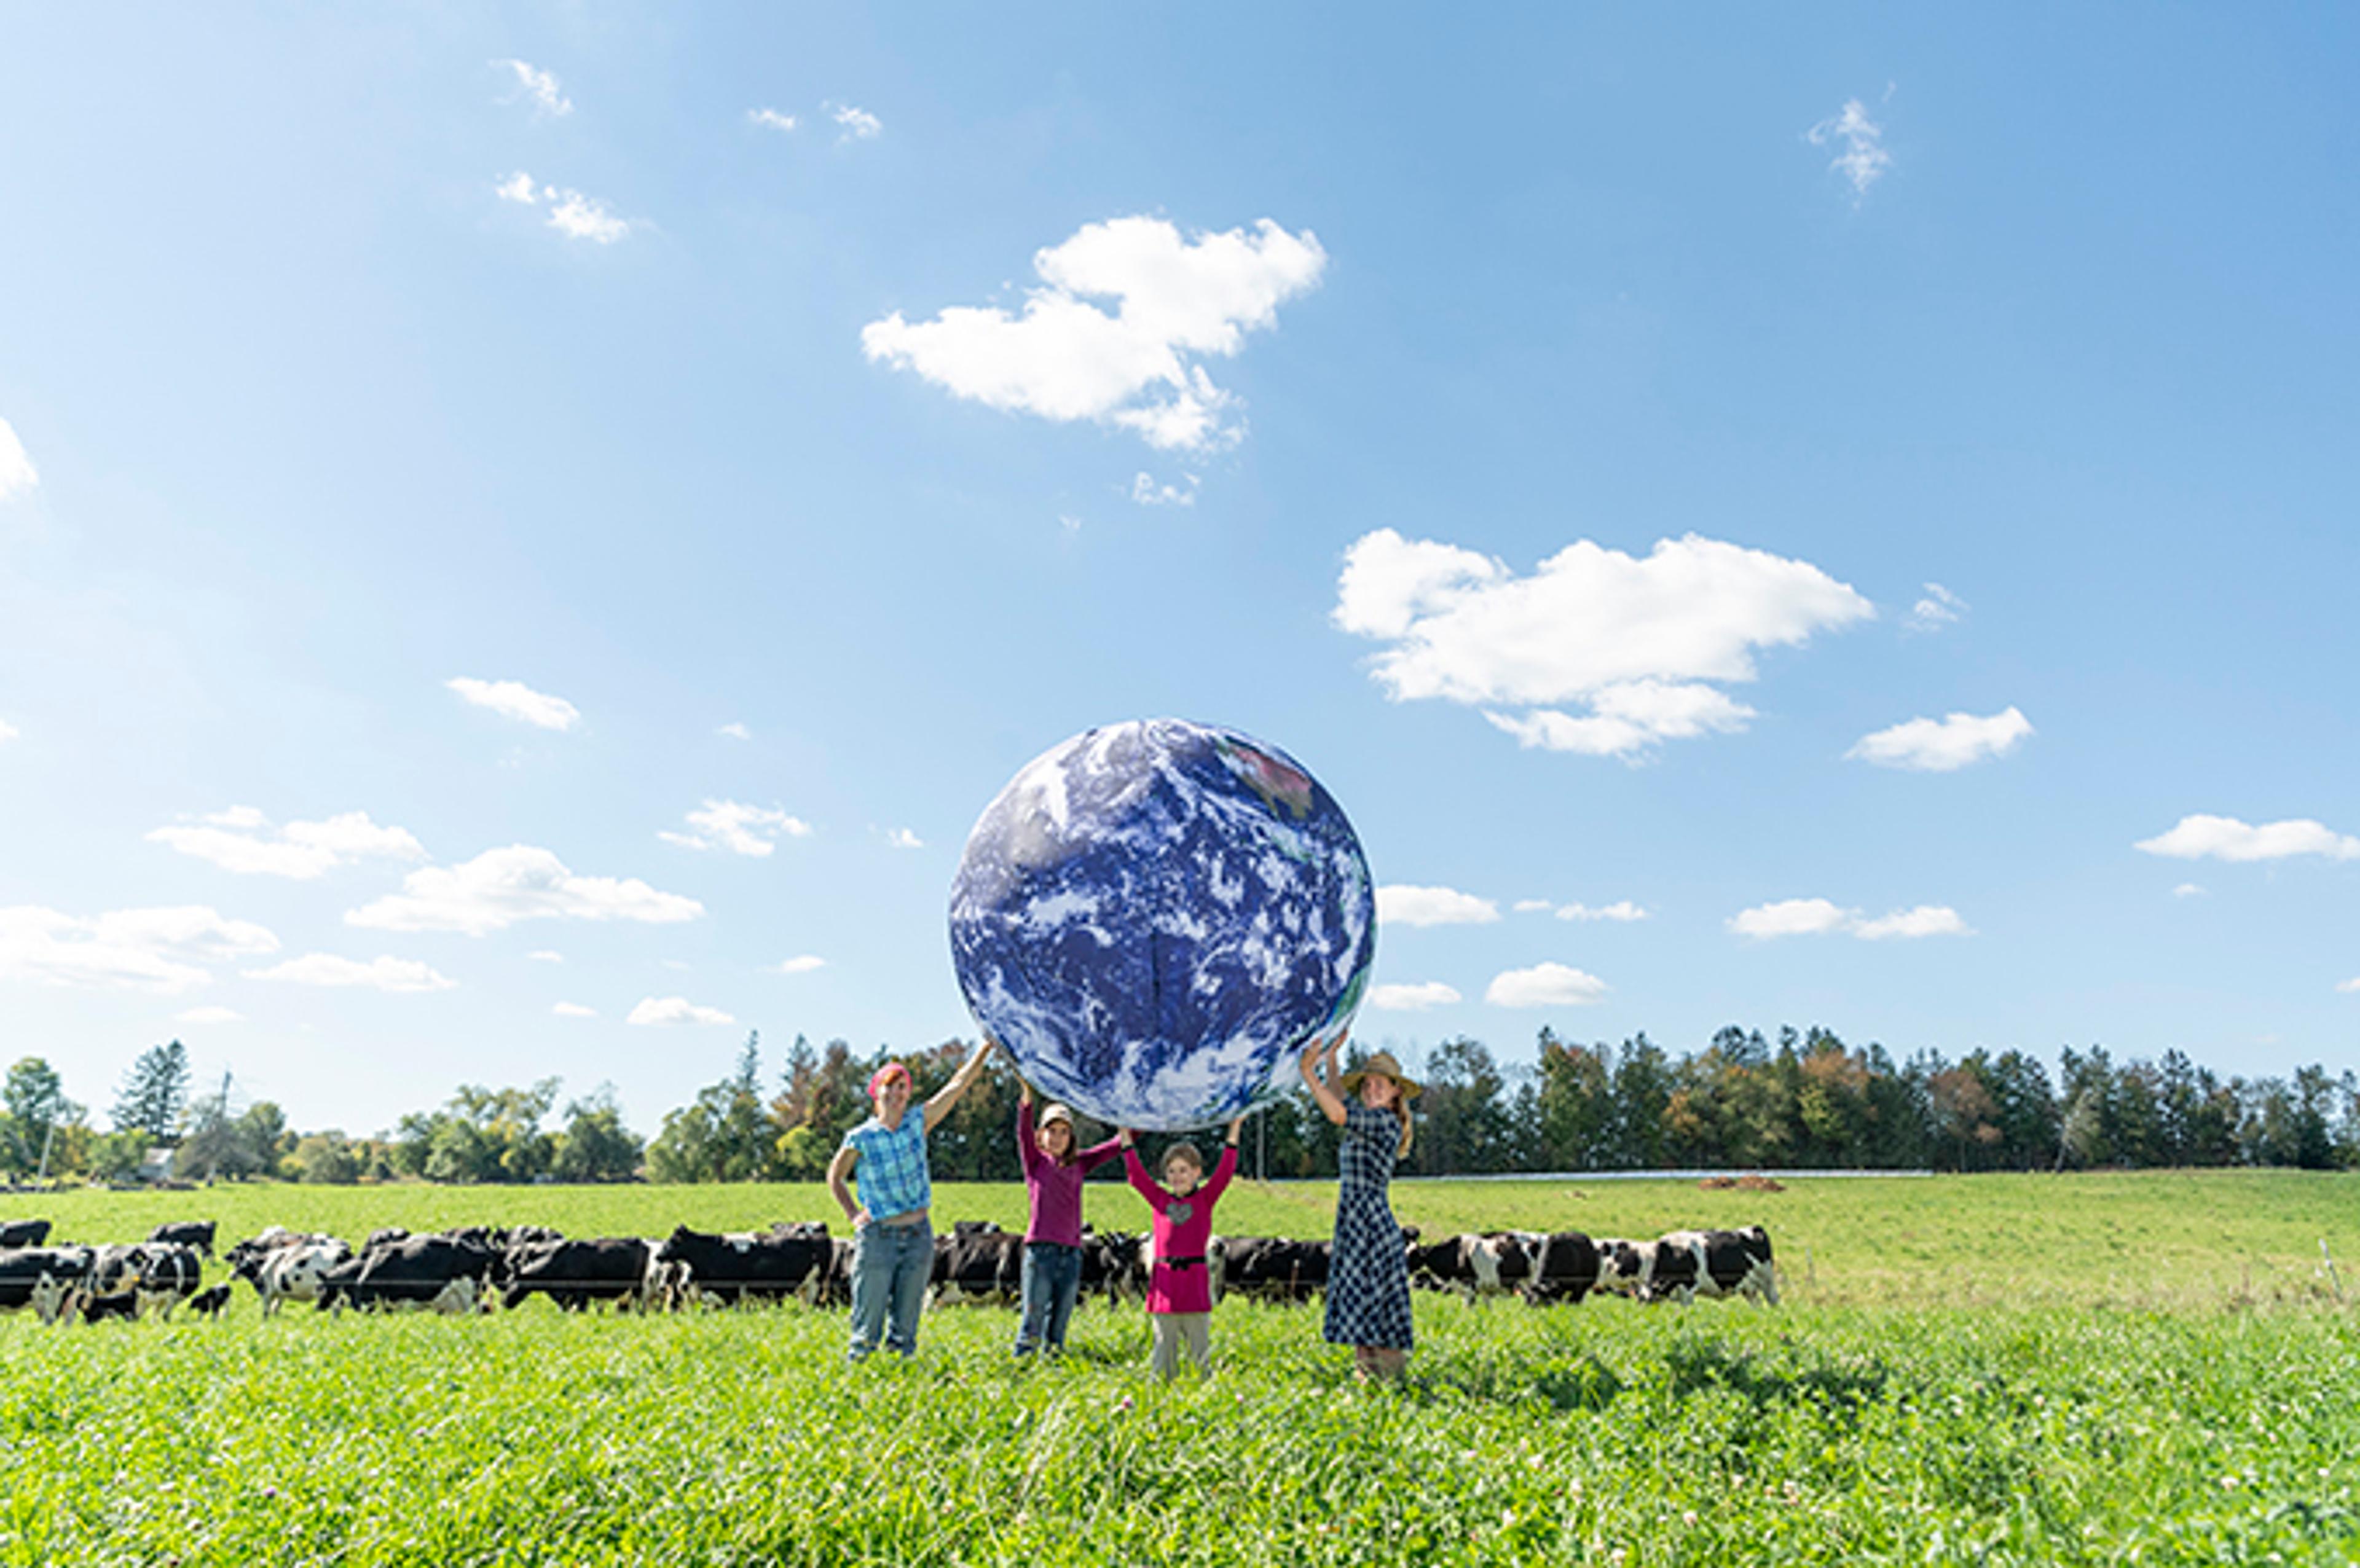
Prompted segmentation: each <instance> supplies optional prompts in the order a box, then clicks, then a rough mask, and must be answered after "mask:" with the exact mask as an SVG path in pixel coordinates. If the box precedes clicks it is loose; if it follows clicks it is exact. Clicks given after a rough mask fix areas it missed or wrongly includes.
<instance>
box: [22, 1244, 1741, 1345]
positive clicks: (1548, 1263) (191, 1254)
mask: <svg viewBox="0 0 2360 1568" xmlns="http://www.w3.org/2000/svg"><path fill="white" fill-rule="evenodd" d="M49 1230H50V1226H49V1222H48V1221H47V1220H24V1221H13V1222H9V1223H7V1224H5V1225H0V1312H10V1311H25V1310H27V1309H29V1310H30V1311H31V1312H33V1313H34V1315H35V1316H37V1317H38V1318H39V1319H40V1320H41V1321H42V1322H43V1323H58V1322H61V1321H74V1320H79V1321H82V1322H84V1323H100V1322H104V1321H105V1320H107V1319H110V1318H137V1317H142V1316H150V1315H152V1316H155V1317H158V1318H169V1317H170V1316H171V1315H172V1313H173V1312H174V1311H175V1310H176V1309H178V1308H180V1307H181V1306H183V1305H185V1306H187V1307H188V1308H189V1309H190V1310H191V1311H192V1312H198V1313H202V1314H204V1315H206V1316H213V1315H216V1314H218V1313H219V1312H221V1311H222V1310H223V1309H224V1307H226V1306H227V1305H228V1304H229V1301H230V1297H231V1286H232V1283H233V1282H234V1281H238V1280H242V1281H244V1282H245V1283H246V1285H248V1286H249V1287H251V1288H252V1290H253V1291H254V1293H255V1296H256V1298H257V1301H259V1302H260V1307H261V1315H262V1316H264V1317H266V1318H268V1317H271V1316H273V1315H275V1314H276V1313H277V1312H279V1309H280V1308H281V1307H283V1306H285V1305H286V1304H287V1303H288V1302H290V1301H294V1302H300V1303H303V1304H307V1305H310V1306H312V1307H315V1308H318V1309H320V1310H322V1311H337V1310H342V1309H344V1308H346V1307H354V1308H375V1309H379V1310H397V1309H410V1310H425V1311H432V1312H445V1313H467V1312H479V1311H488V1310H489V1309H490V1307H491V1306H492V1305H493V1304H494V1303H495V1302H497V1304H498V1305H499V1306H501V1307H503V1308H514V1307H518V1306H520V1305H522V1304H523V1303H524V1302H525V1301H527V1300H529V1299H530V1298H531V1297H533V1296H535V1295H543V1296H547V1297H548V1298H549V1299H550V1300H551V1301H554V1302H555V1303H556V1304H557V1305H558V1307H559V1308H560V1309H562V1310H564V1311H568V1312H578V1311H581V1310H583V1309H585V1308H587V1307H590V1306H594V1305H597V1304H600V1303H611V1304H612V1305H614V1306H615V1307H616V1308H617V1309H618V1310H623V1311H641V1312H652V1311H661V1310H675V1309H678V1308H681V1307H684V1306H690V1305H706V1306H731V1305H735V1304H737V1302H740V1301H786V1300H797V1301H803V1302H805V1303H807V1304H810V1305H813V1306H839V1305H843V1304H845V1303H847V1302H848V1301H850V1300H851V1268H852V1243H851V1242H850V1241H849V1240H847V1239H845V1238H843V1237H841V1236H830V1235H829V1234H828V1228H827V1226H826V1225H824V1224H819V1223H816V1222H808V1221H798V1222H789V1223H785V1224H781V1225H773V1226H772V1227H771V1228H770V1229H769V1230H767V1231H759V1232H752V1233H737V1234H733V1235H716V1234H712V1233H709V1232H705V1231H695V1230H691V1229H689V1228H688V1227H687V1226H685V1225H682V1226H679V1227H677V1228H676V1229H674V1230H673V1231H672V1235H671V1236H666V1237H663V1238H661V1239H656V1238H652V1237H639V1236H600V1237H595V1238H592V1239H587V1240H585V1239H578V1238H569V1237H566V1236H562V1235H560V1234H559V1233H558V1232H556V1231H553V1230H550V1229H548V1228H546V1227H544V1226H540V1225H517V1226H502V1227H486V1226H482V1225H469V1226H464V1227H462V1228H459V1229H455V1230H447V1231H438V1232H433V1233H432V1234H426V1235H417V1236H413V1235H411V1234H410V1232H408V1231H406V1230H400V1229H388V1230H379V1231H377V1232H375V1233H373V1234H372V1235H370V1236H369V1237H368V1238H367V1240H366V1241H364V1242H363V1243H362V1244H361V1245H360V1247H357V1248H355V1247H352V1246H351V1245H349V1244H348V1243H346V1242H344V1241H343V1240H341V1239H340V1238H338V1237H335V1236H319V1235H311V1234H307V1233H304V1232H300V1231H290V1230H286V1229H283V1228H281V1227H279V1226H278V1225H273V1226H271V1227H270V1228H268V1230H265V1231H264V1232H263V1233H262V1234H261V1235H259V1236H252V1237H250V1238H248V1239H246V1240H244V1241H240V1242H238V1243H236V1244H235V1245H234V1246H232V1247H229V1248H228V1249H227V1250H226V1251H225V1252H224V1253H223V1254H222V1261H223V1262H224V1264H226V1265H227V1266H228V1269H229V1277H228V1278H227V1279H222V1280H221V1281H219V1282H218V1283H216V1284H214V1285H213V1286H211V1287H210V1288H207V1287H206V1286H205V1285H204V1282H203V1277H204V1270H205V1260H206V1259H207V1258H211V1257H212V1256H213V1235H214V1225H213V1222H211V1221H206V1222H203V1223H202V1224H180V1225H158V1227H157V1228H156V1231H155V1233H154V1234H153V1235H151V1236H149V1237H148V1238H147V1240H146V1241H143V1242H136V1243H124V1244H115V1245H110V1246H104V1247H74V1246H55V1247H52V1246H50V1245H49ZM1404 1235H1405V1236H1406V1240H1405V1242H1404V1247H1405V1254H1406V1261H1407V1263H1408V1266H1409V1273H1410V1280H1411V1283H1412V1284H1414V1285H1416V1286H1419V1287H1421V1288H1423V1289H1427V1290H1448V1291H1455V1292H1456V1293H1458V1294H1459V1296H1461V1297H1462V1298H1463V1299H1465V1300H1467V1301H1470V1302H1471V1301H1480V1300H1482V1299H1484V1298H1486V1297H1491V1296H1497V1295H1515V1296H1519V1297H1521V1298H1522V1299H1523V1300H1524V1301H1527V1302H1529V1303H1531V1304H1533V1305H1535V1306H1537V1305H1543V1304H1547V1303H1554V1302H1563V1303H1568V1304H1571V1303H1576V1302H1579V1301H1581V1299H1582V1298H1583V1297H1585V1296H1587V1295H1589V1294H1590V1293H1591V1292H1592V1291H1608V1292H1613V1293H1618V1294H1622V1295H1627V1296H1631V1297H1633V1298H1635V1299H1636V1300H1639V1301H1690V1300H1692V1299H1694V1298H1696V1297H1698V1296H1707V1297H1724V1296H1746V1297H1749V1298H1752V1299H1754V1300H1757V1301H1766V1302H1769V1303H1771V1304H1774V1305H1775V1303H1776V1302H1777V1300H1778V1281H1777V1272H1776V1269H1775V1265H1774V1264H1773V1262H1772V1259H1771V1251H1770V1237H1769V1235H1768V1234H1767V1233H1766V1232H1765V1231H1764V1230H1763V1228H1762V1227H1761V1226H1760V1225H1753V1226H1749V1227H1748V1228H1746V1229H1744V1230H1703V1231H1695V1230H1683V1231H1674V1232H1671V1233H1669V1234H1668V1235H1666V1236H1660V1237H1658V1238H1656V1239H1655V1240H1653V1241H1628V1240H1621V1239H1614V1238H1595V1239H1594V1238H1592V1237H1590V1236H1587V1235H1584V1234H1583V1233H1582V1232H1580V1231H1557V1232H1539V1231H1490V1232H1485V1233H1482V1234H1480V1235H1471V1236H1445V1237H1442V1238H1441V1239H1439V1240H1437V1241H1431V1242H1429V1241H1426V1240H1423V1239H1422V1238H1421V1237H1420V1236H1419V1235H1418V1233H1417V1232H1416V1231H1415V1229H1414V1228H1405V1230H1404ZM1148 1247H1149V1238H1148V1237H1146V1236H1138V1235H1131V1234H1125V1233H1120V1232H1103V1231H1086V1232H1085V1234H1084V1237H1083V1247H1082V1293H1083V1295H1084V1296H1085V1297H1086V1298H1087V1297H1098V1298H1103V1299H1104V1300H1106V1301H1136V1300H1138V1299H1140V1298H1141V1297H1142V1296H1143V1295H1144V1294H1145V1292H1146V1286H1147V1276H1148V1270H1149V1268H1150V1267H1151V1265H1152V1263H1153V1258H1151V1256H1150V1255H1149V1252H1148ZM1206 1261H1207V1269H1208V1271H1209V1273H1210V1274H1211V1277H1212V1282H1213V1291H1214V1295H1215V1297H1216V1299H1218V1298H1219V1297H1221V1296H1223V1295H1236V1296H1239V1297H1241V1298H1246V1299H1251V1300H1258V1301H1281V1302H1299V1301H1309V1300H1311V1299H1312V1298H1313V1297H1315V1296H1317V1295H1318V1294H1319V1293H1320V1292H1321V1291H1322V1290H1325V1289H1326V1288H1327V1263H1328V1244H1327V1242H1325V1241H1301V1240H1294V1239H1291V1238H1288V1237H1284V1236H1215V1237H1214V1238H1213V1241H1212V1245H1211V1247H1210V1248H1209V1249H1208V1251H1207V1258H1206ZM1022 1268H1023V1238H1022V1236H1019V1235H1017V1234H1015V1233H1014V1232H1011V1231H1004V1230H1002V1229H1000V1227H999V1226H998V1225H990V1224H986V1223H981V1222H977V1221H967V1220H963V1221H960V1222H959V1223H958V1224H956V1225H953V1226H952V1227H951V1229H949V1230H948V1231H945V1232H944V1233H942V1234H941V1235H939V1236H937V1237H936V1238H935V1242H934V1284H933V1291H932V1300H933V1301H934V1302H935V1304H937V1305H945V1306H947V1305H951V1304H954V1303H960V1302H976V1303H985V1304H1000V1305H1008V1304H1013V1303H1014V1302H1015V1301H1016V1299H1017V1296H1018V1294H1019V1285H1020V1280H1021V1279H1022Z"/></svg>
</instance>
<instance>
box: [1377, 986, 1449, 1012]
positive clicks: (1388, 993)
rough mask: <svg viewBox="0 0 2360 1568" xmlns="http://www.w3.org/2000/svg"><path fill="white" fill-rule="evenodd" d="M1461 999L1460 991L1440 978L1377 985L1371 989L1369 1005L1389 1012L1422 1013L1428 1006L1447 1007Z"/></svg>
mask: <svg viewBox="0 0 2360 1568" xmlns="http://www.w3.org/2000/svg"><path fill="white" fill-rule="evenodd" d="M1458 1000H1459V993H1458V992H1457V991H1455V990H1453V989H1452V988H1451V987H1449V986H1448V985H1444V984H1443V983H1442V982H1441V981H1439V980H1424V981H1420V982H1419V983H1418V984H1416V985H1377V986H1372V987H1371V989H1370V991H1369V1006H1371V1007H1376V1008H1379V1009H1381V1010H1382V1011H1384V1012H1389V1013H1422V1012H1424V1011H1425V1010H1426V1008H1428V1007H1448V1006H1449V1005H1450V1004H1451V1003H1453V1002H1456V1001H1458Z"/></svg>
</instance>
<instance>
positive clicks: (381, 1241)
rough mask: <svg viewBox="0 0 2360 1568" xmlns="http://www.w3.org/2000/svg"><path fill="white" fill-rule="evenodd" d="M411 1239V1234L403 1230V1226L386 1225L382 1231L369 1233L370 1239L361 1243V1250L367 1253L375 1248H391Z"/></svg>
mask: <svg viewBox="0 0 2360 1568" xmlns="http://www.w3.org/2000/svg"><path fill="white" fill-rule="evenodd" d="M409 1239H410V1233H409V1232H408V1231H406V1230H404V1229H402V1228H401V1226H399V1225H386V1226H384V1227H383V1228H382V1229H378V1230H373V1231H371V1232H369V1234H368V1239H367V1240H366V1241H365V1242H363V1243H361V1250H362V1251H363V1252H366V1251H367V1250H368V1249H369V1248H371V1247H391V1246H392V1245H393V1244H394V1243H395V1242H397V1241H408V1240H409Z"/></svg>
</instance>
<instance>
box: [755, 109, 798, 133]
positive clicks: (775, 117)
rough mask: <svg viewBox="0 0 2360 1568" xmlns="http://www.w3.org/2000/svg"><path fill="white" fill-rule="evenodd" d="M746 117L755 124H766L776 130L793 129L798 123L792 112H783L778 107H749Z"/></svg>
mask: <svg viewBox="0 0 2360 1568" xmlns="http://www.w3.org/2000/svg"><path fill="white" fill-rule="evenodd" d="M746 118H747V119H748V120H750V121H752V122H753V123H754V124H755V125H765V126H768V127H769V128H770V129H771V130H774V131H792V130H793V129H794V128H795V123H796V122H795V117H794V116H793V115H792V114H781V113H779V111H777V110H776V109H748V110H747V111H746Z"/></svg>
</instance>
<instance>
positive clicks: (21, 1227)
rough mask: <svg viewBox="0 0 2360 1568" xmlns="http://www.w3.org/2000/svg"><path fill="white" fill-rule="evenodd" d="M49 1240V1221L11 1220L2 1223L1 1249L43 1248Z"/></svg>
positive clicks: (0, 1231)
mask: <svg viewBox="0 0 2360 1568" xmlns="http://www.w3.org/2000/svg"><path fill="white" fill-rule="evenodd" d="M48 1242H49V1221H47V1220H9V1221H6V1222H5V1223H0V1248H5V1247H42V1246H46V1245H48Z"/></svg>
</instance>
